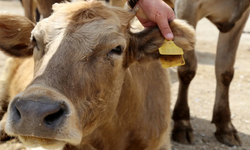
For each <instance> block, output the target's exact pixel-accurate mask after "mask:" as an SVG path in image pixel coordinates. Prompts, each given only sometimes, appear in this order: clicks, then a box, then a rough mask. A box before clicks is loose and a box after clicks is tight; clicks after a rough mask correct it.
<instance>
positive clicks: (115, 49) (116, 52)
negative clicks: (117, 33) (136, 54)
mask: <svg viewBox="0 0 250 150" xmlns="http://www.w3.org/2000/svg"><path fill="white" fill-rule="evenodd" d="M122 50H123V48H122V47H121V46H120V45H119V46H117V47H116V48H113V49H112V50H111V51H110V52H109V54H116V55H121V54H122Z"/></svg>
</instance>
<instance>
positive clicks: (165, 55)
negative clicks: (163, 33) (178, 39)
mask: <svg viewBox="0 0 250 150" xmlns="http://www.w3.org/2000/svg"><path fill="white" fill-rule="evenodd" d="M159 52H160V54H161V55H162V56H161V57H160V60H161V65H162V67H163V68H169V67H174V66H181V65H185V60H184V58H183V54H184V53H183V50H182V49H181V48H180V47H178V46H176V45H175V44H174V42H173V41H167V40H165V42H164V44H163V45H162V46H161V47H160V48H159Z"/></svg>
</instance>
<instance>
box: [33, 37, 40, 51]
mask: <svg viewBox="0 0 250 150" xmlns="http://www.w3.org/2000/svg"><path fill="white" fill-rule="evenodd" d="M32 43H33V44H34V47H35V48H37V50H39V48H38V45H37V41H36V38H35V37H34V36H33V38H32Z"/></svg>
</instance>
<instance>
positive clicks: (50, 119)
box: [44, 108, 65, 126]
mask: <svg viewBox="0 0 250 150" xmlns="http://www.w3.org/2000/svg"><path fill="white" fill-rule="evenodd" d="M64 113H65V109H63V108H60V109H59V111H57V112H56V113H53V114H50V115H48V116H47V117H45V118H44V122H45V124H47V125H49V126H54V125H56V124H57V123H58V122H60V120H61V118H62V117H63V115H64Z"/></svg>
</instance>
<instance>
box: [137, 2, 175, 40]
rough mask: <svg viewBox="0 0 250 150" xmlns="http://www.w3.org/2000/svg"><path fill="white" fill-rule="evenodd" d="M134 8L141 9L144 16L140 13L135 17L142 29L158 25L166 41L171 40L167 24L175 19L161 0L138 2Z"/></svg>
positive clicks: (171, 34)
mask: <svg viewBox="0 0 250 150" xmlns="http://www.w3.org/2000/svg"><path fill="white" fill-rule="evenodd" d="M136 6H137V7H139V8H141V9H142V11H143V12H144V14H145V16H144V15H140V13H137V15H136V16H137V18H138V20H139V21H140V22H141V24H142V25H143V26H144V27H152V26H155V25H158V27H159V28H160V30H161V33H162V35H163V36H164V37H165V38H166V39H167V40H172V39H173V37H174V36H173V33H172V31H171V29H170V27H169V24H168V22H169V21H172V20H173V19H174V18H175V14H174V11H173V10H172V8H171V7H170V6H169V5H168V4H166V3H165V2H164V1H163V0H139V1H138V3H137V4H136ZM139 10H140V9H139Z"/></svg>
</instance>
